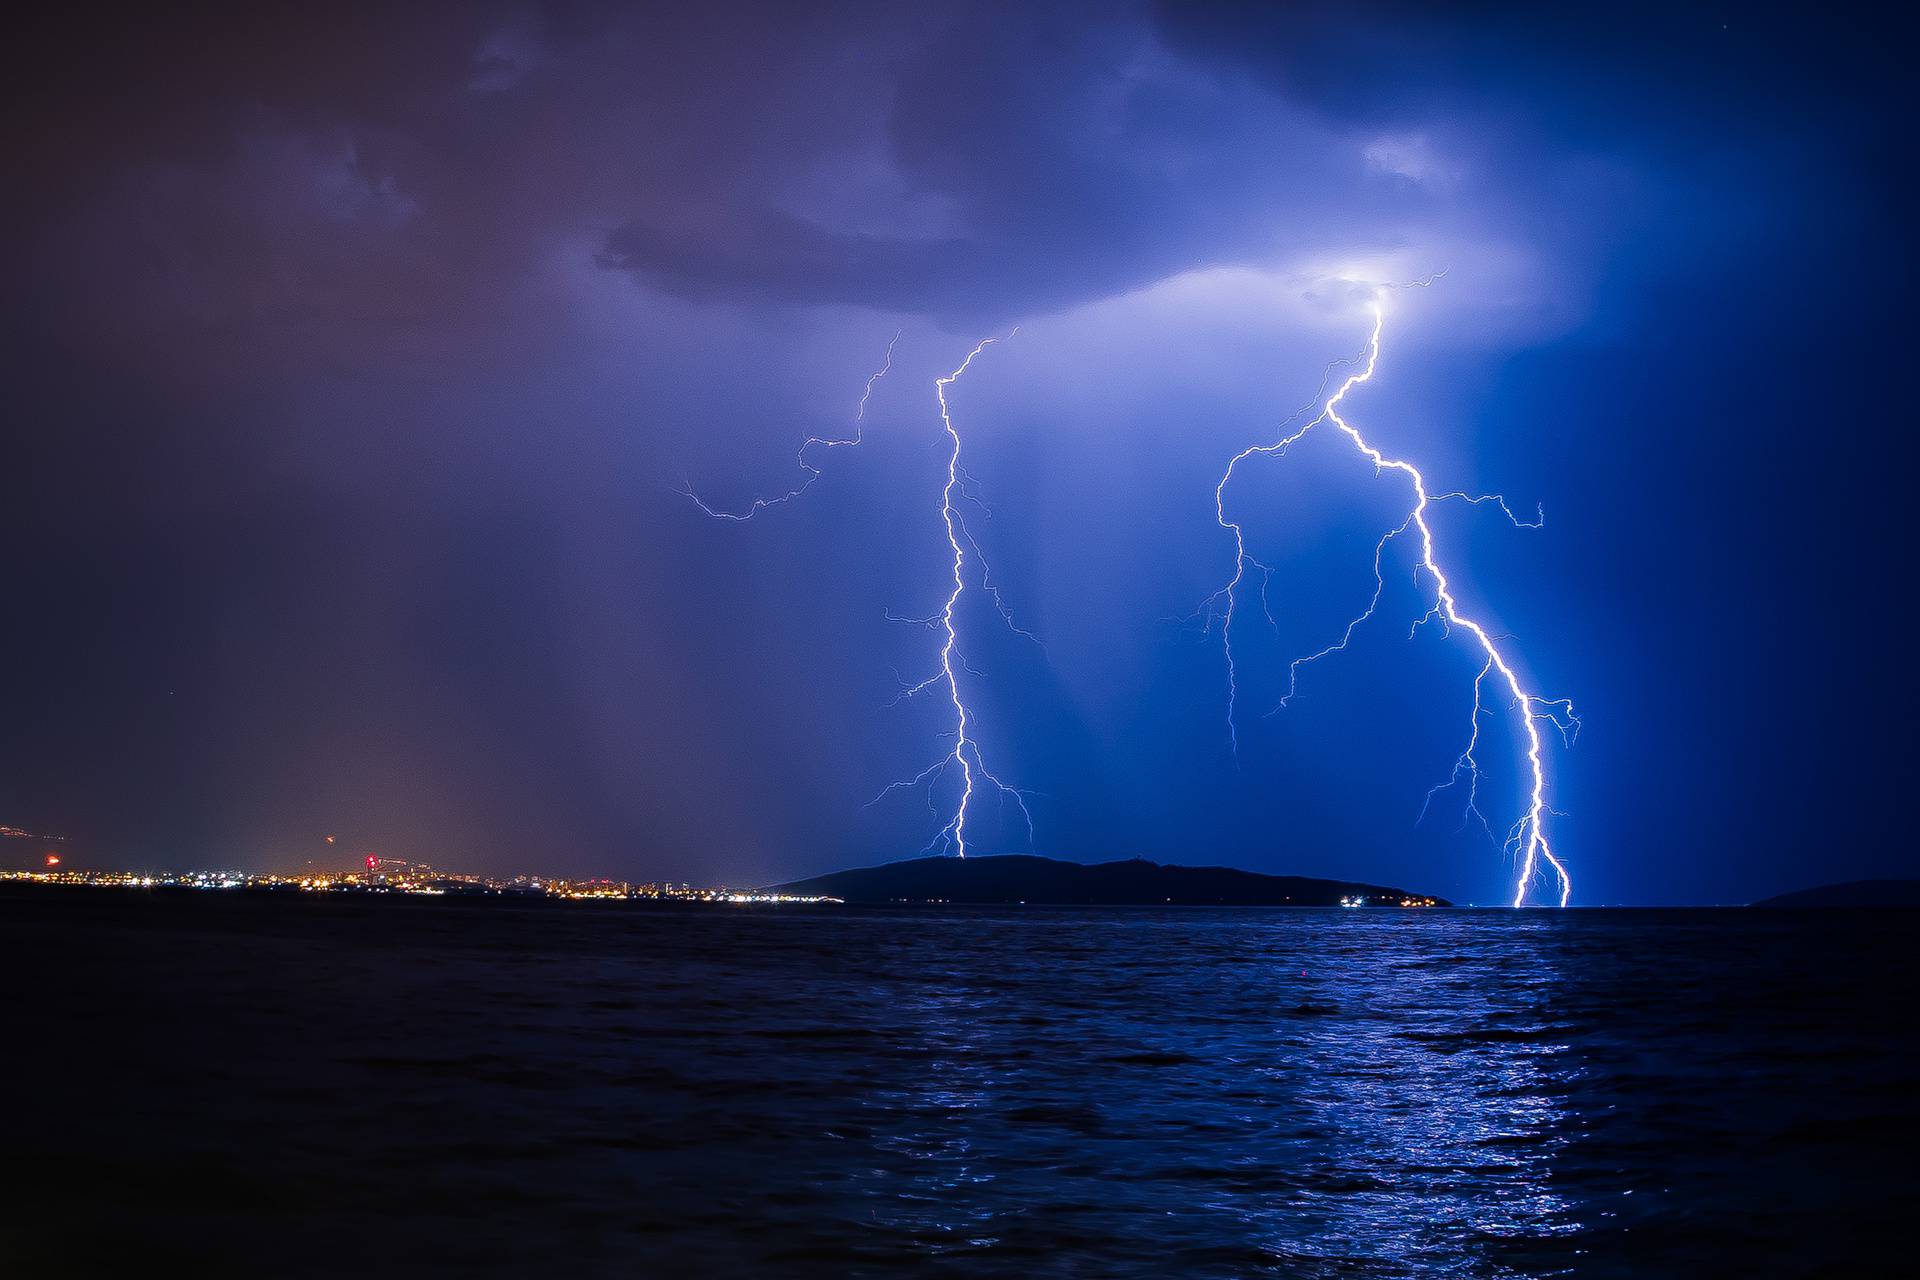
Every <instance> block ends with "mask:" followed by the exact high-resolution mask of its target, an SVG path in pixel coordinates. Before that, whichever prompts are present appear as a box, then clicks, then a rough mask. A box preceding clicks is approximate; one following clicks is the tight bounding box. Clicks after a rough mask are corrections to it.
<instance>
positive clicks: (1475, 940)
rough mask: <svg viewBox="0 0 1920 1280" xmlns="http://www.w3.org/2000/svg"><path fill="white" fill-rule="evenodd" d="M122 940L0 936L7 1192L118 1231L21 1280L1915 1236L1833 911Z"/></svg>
mask: <svg viewBox="0 0 1920 1280" xmlns="http://www.w3.org/2000/svg"><path fill="white" fill-rule="evenodd" d="M140 910H143V911H147V912H148V914H146V915H138V914H130V913H132V912H133V911H134V909H133V908H130V907H112V908H108V907H89V908H87V911H88V912H91V913H92V914H91V915H87V914H84V913H81V914H76V913H74V912H69V913H68V914H67V915H65V916H62V917H60V918H58V919H45V920H43V919H40V918H38V917H36V916H34V915H32V914H31V913H22V912H21V911H20V910H18V909H16V908H15V907H14V906H13V904H8V903H3V902H0V911H12V912H13V914H12V915H11V916H9V917H8V918H7V920H6V921H5V922H4V923H6V924H7V926H8V927H7V928H6V929H4V930H0V938H3V939H4V940H5V943H6V945H8V946H10V947H17V948H19V951H20V955H21V956H22V957H33V956H44V955H49V954H59V955H60V956H61V957H62V963H61V964H60V965H59V966H57V967H55V968H54V969H53V970H52V971H50V972H45V973H44V974H43V976H42V978H41V980H40V981H38V982H36V983H33V984H29V986H28V989H27V990H26V991H25V992H24V994H22V995H21V996H20V997H18V998H17V999H16V1001H15V1004H16V1006H17V1007H16V1009H15V1010H14V1024H15V1026H16V1028H17V1030H18V1031H19V1033H20V1038H19V1041H18V1042H19V1043H23V1044H32V1043H54V1044H59V1045H61V1046H62V1055H63V1056H62V1066H61V1070H60V1071H59V1072H57V1073H49V1072H40V1071H31V1070H30V1068H29V1069H25V1070H27V1071H28V1074H26V1075H23V1076H22V1078H21V1079H14V1078H12V1077H6V1076H0V1086H7V1087H9V1088H12V1089H13V1090H14V1091H15V1094H16V1096H33V1097H35V1098H37V1099H39V1100H41V1102H42V1103H43V1105H40V1106H36V1107H34V1108H29V1109H26V1110H23V1111H21V1112H20V1113H18V1114H17V1115H16V1116H14V1117H13V1120H12V1127H13V1133H12V1134H11V1136H10V1142H11V1148H12V1154H13V1156H14V1158H15V1160H16V1161H18V1162H20V1163H21V1164H22V1166H23V1167H32V1168H35V1169H37V1170H41V1171H43V1173H44V1178H43V1179H42V1180H43V1182H44V1183H45V1185H46V1186H48V1187H50V1188H57V1187H64V1186H76V1185H78V1186H89V1187H104V1188H107V1192H105V1194H110V1195H112V1196H113V1198H114V1202H115V1205H116V1213H115V1215H113V1216H112V1218H111V1221H110V1222H109V1223H106V1224H104V1225H103V1224H102V1223H101V1222H100V1221H99V1220H98V1219H97V1218H96V1217H93V1216H87V1217H86V1218H85V1222H84V1226H85V1230H82V1229H81V1226H82V1225H83V1224H82V1223H81V1222H80V1220H79V1219H78V1218H76V1219H75V1220H74V1222H72V1223H70V1224H68V1226H67V1227H65V1228H63V1227H62V1223H63V1222H64V1221H65V1219H64V1218H63V1217H62V1215H63V1214H72V1213H76V1212H77V1210H75V1209H74V1208H73V1207H72V1205H71V1204H70V1203H69V1201H68V1199H66V1198H63V1197H61V1196H59V1195H55V1194H53V1193H52V1192H51V1191H49V1192H48V1193H47V1194H46V1195H45V1196H44V1197H43V1198H41V1199H38V1200H36V1199H34V1198H33V1197H32V1196H31V1195H29V1197H28V1198H27V1199H24V1200H16V1201H15V1202H13V1203H12V1204H10V1205H8V1206H6V1207H5V1208H4V1209H0V1232H4V1233H7V1234H6V1235H5V1239H6V1240H7V1241H8V1242H10V1244H14V1245H18V1244H19V1243H20V1242H21V1241H26V1242H27V1245H28V1246H31V1244H32V1241H33V1240H35V1239H38V1238H39V1237H38V1236H37V1235H35V1234H34V1231H36V1230H44V1231H45V1232H47V1233H48V1235H47V1238H49V1239H53V1238H56V1236H57V1238H58V1239H60V1240H61V1241H62V1242H63V1243H62V1244H61V1246H60V1248H61V1249H62V1250H63V1251H64V1252H62V1253H61V1255H60V1256H61V1257H62V1258H63V1259H65V1258H70V1257H71V1256H75V1255H73V1251H74V1250H76V1249H77V1250H80V1251H81V1252H82V1254H83V1255H85V1256H87V1257H89V1258H90V1259H91V1261H92V1262H94V1263H97V1264H98V1265H100V1266H107V1265H109V1264H111V1263H119V1262H125V1263H134V1262H141V1261H144V1260H151V1259H160V1260H173V1261H176V1262H183V1263H198V1264H206V1263H209V1262H217V1263H219V1264H220V1265H222V1266H224V1267H228V1268H232V1267H234V1266H239V1265H251V1266H254V1267H255V1268H256V1269H257V1270H258V1271H259V1272H260V1273H261V1274H267V1273H271V1274H331V1273H338V1271H339V1270H341V1269H343V1268H347V1269H352V1270H355V1271H356V1272H357V1273H359V1274H405V1275H429V1274H448V1275H473V1274H487V1273H492V1274H533V1273H554V1272H555V1270H556V1269H558V1270H559V1271H562V1272H564V1273H566V1274H570V1275H600V1274H606V1275H630V1274H634V1273H635V1268H636V1265H638V1264H637V1262H636V1260H648V1261H646V1265H645V1266H641V1267H640V1269H641V1270H642V1271H643V1272H644V1271H645V1269H646V1266H655V1267H658V1266H661V1265H664V1261H672V1262H674V1263H675V1264H676V1265H677V1266H678V1267H680V1268H682V1269H684V1270H687V1271H688V1272H698V1273H701V1274H707V1275H716V1274H741V1275H745V1274H820V1275H833V1276H862V1275H885V1274H900V1273H904V1272H914V1271H917V1270H918V1269H920V1268H922V1267H924V1266H926V1265H927V1264H928V1263H929V1262H936V1263H938V1264H939V1265H940V1266H941V1267H942V1268H944V1269H947V1270H956V1271H958V1272H961V1273H964V1274H970V1275H976V1274H977V1275H1006V1276H1022V1277H1026V1276H1082V1275H1102V1276H1107V1275H1113V1276H1134V1275H1137V1276H1165V1275H1180V1276H1222V1277H1225V1276H1246V1275H1276V1276H1305V1277H1317V1276H1325V1277H1336V1276H1337V1277H1375V1276H1378V1277H1389V1276H1522V1275H1524V1276H1534V1275H1562V1274H1577V1275H1581V1276H1642V1275H1669V1274H1671V1275H1679V1274H1700V1273H1706V1272H1712V1273H1726V1272H1729V1271H1732V1272H1736V1273H1737V1272H1740V1271H1742V1270H1744V1271H1745V1272H1747V1273H1750V1274H1768V1275H1794V1274H1809V1275H1810V1274H1818V1273H1822V1272H1825V1271H1829V1270H1830V1269H1831V1268H1832V1267H1833V1266H1834V1265H1835V1263H1836V1259H1837V1258H1840V1257H1841V1256H1843V1255H1842V1253H1841V1252H1837V1250H1845V1249H1847V1248H1852V1249H1855V1250H1856V1251H1859V1250H1866V1249H1869V1248H1874V1247H1878V1244H1879V1242H1880V1241H1881V1240H1882V1239H1883V1238H1884V1239H1885V1240H1894V1239H1897V1235H1898V1232H1899V1231H1900V1230H1902V1229H1903V1225H1902V1224H1903V1223H1904V1213H1905V1210H1904V1205H1903V1203H1902V1202H1901V1199H1900V1192H1899V1188H1900V1187H1902V1186H1903V1185H1905V1182H1904V1170H1905V1168H1906V1164H1905V1152H1906V1151H1907V1150H1908V1149H1910V1144H1904V1143H1902V1144H1894V1143H1891V1142H1883V1140H1884V1139H1889V1138H1894V1137H1897V1136H1898V1135H1902V1134H1905V1135H1909V1136H1912V1135H1913V1134H1914V1130H1915V1127H1916V1126H1915V1117H1916V1113H1917V1108H1916V1102H1915V1097H1914V1094H1913V1091H1912V1090H1911V1089H1910V1088H1909V1081H1908V1079H1907V1073H1908V1068H1907V1065H1906V1064H1907V1063H1908V1061H1909V1059H1908V1057H1907V1055H1908V1054H1909V1053H1910V1052H1911V1049H1912V1047H1913V1045H1912V1033H1911V1032H1910V1031H1908V1030H1906V1029H1905V1026H1904V1023H1901V1022H1897V1021H1893V1020H1890V1019H1889V1018H1888V1016H1887V1011H1889V1010H1891V1009H1894V1008H1899V1007H1904V1004H1905V1003H1906V1002H1907V1001H1909V1000H1910V998H1911V995H1912V994H1913V974H1914V962H1913V960H1912V959H1911V957H1910V956H1909V955H1908V954H1907V949H1906V948H1904V947H1900V946H1898V945H1897V944H1896V943H1895V942H1892V941H1889V939H1891V938H1893V937H1895V935H1896V934H1897V933H1898V932H1899V930H1897V929H1891V928H1889V929H1885V930H1875V929H1873V928H1863V927H1862V926H1861V924H1860V922H1861V921H1863V920H1867V919H1870V918H1871V917H1868V916H1855V917H1852V921H1851V922H1850V923H1847V922H1843V923H1838V924H1836V923H1835V922H1834V921H1833V920H1832V919H1830V918H1828V919H1825V920H1824V922H1823V921H1822V919H1818V918H1813V917H1804V916H1802V917H1793V916H1783V915H1768V914H1764V913H1744V914H1743V913H1729V912H1722V913H1711V912H1669V913H1633V912H1574V913H1567V914H1559V913H1551V912H1534V913H1509V912H1442V911H1405V912H1397V911H1362V912H1338V911H1335V912H1316V911H1189V912H1182V911H1146V910H1140V911H1027V912H964V911H949V912H927V913H912V912H857V911H852V912H840V913H831V912H822V913H792V912H781V913H724V914H713V913H703V914H698V915H694V914H686V915H664V914H645V913H633V912H618V911H611V912H609V911H594V910H586V911H580V912H567V913H556V912H547V911H534V910H520V909H515V910H506V909H501V910H493V911H485V910H475V909H471V908H454V907H448V908H445V909H434V910H417V909H405V910H398V909H390V908H387V907H384V906H372V907H367V908H359V907H355V906H351V905H346V904H337V903H327V904H320V905H319V906H317V907H314V908H307V907H285V906H283V905H282V904H279V903H267V904H258V903H245V902H239V903H232V904H206V903H198V902H196V903H194V904H188V905H184V906H182V905H178V904H174V905H168V906H167V907H166V909H165V910H164V911H160V910H159V909H158V908H154V907H147V908H140ZM116 913H118V914H116ZM43 968H44V966H43ZM108 989H110V990H113V991H115V992H116V995H117V999H118V1002H117V1003H116V1004H115V1005H114V1007H113V1011H112V1016H111V1018H107V1017H104V1016H102V1017H92V1016H91V1015H87V1014H86V1012H85V1011H86V1010H88V1009H98V1008H99V1005H98V1003H97V1001H94V1000H92V998H91V995H90V994H89V993H95V992H98V991H99V990H108ZM89 1036H98V1037H99V1042H98V1043H97V1044H93V1045H91V1047H90V1046H89V1042H88V1039H87V1038H88V1037H89ZM17 1061H23V1060H22V1059H16V1062H17ZM127 1062H137V1063H139V1064H140V1066H139V1078H140V1081H141V1086H142V1087H141V1088H140V1089H139V1090H138V1091H136V1092H134V1093H129V1092H128V1090H127V1088H126V1075H125V1070H124V1064H125V1063H127ZM9 1069H11V1067H10V1068H9ZM1883 1148H1884V1149H1883ZM182 1170H190V1171H191V1176H190V1177H189V1176H183V1175H182V1173H181V1171H182ZM189 1188H191V1194H189V1193H188V1189H189ZM229 1202H232V1203H243V1204H248V1205H252V1206H254V1208H253V1209H250V1210H249V1211H247V1212H246V1213H243V1214H238V1215H236V1214H234V1213H232V1212H228V1211H226V1210H225V1209H222V1208H221V1207H220V1206H222V1205H224V1204H226V1203H229ZM78 1203H85V1201H84V1200H83V1201H80V1202H78ZM263 1205H264V1206H265V1207H264V1208H262V1207H261V1206H263ZM1756 1206H1765V1212H1758V1211H1756ZM19 1224H28V1225H27V1226H26V1227H22V1226H20V1225H19ZM23 1232H24V1234H23ZM1836 1241H1838V1243H1836ZM87 1251H91V1253H88V1252H87ZM343 1251H345V1252H343ZM25 1256H26V1257H27V1258H29V1259H32V1258H33V1257H34V1256H35V1255H34V1254H33V1253H32V1252H31V1248H30V1247H29V1249H28V1252H27V1254H26V1255H25ZM303 1267H305V1268H308V1269H307V1270H305V1271H303V1270H302V1268H303Z"/></svg>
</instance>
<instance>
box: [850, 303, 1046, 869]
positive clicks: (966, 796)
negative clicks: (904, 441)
mask: <svg viewBox="0 0 1920 1280" xmlns="http://www.w3.org/2000/svg"><path fill="white" fill-rule="evenodd" d="M1018 332H1019V330H1018V329H1017V328H1016V329H1014V330H1012V331H1011V332H1009V333H1008V334H1007V336H1008V337H1009V338H1011V337H1012V336H1013V335H1014V334H1015V333H1018ZM997 341H999V339H997V338H984V339H982V340H981V342H980V344H979V345H978V346H976V347H975V348H974V349H973V350H972V351H969V352H968V353H967V358H966V359H965V360H962V361H961V362H960V367H959V368H957V369H955V370H954V371H953V372H952V373H949V374H947V375H946V376H945V377H943V378H938V379H935V381H934V384H933V387H934V397H935V399H936V400H937V401H938V402H939V405H940V423H941V425H942V427H944V428H945V430H946V433H947V440H948V445H949V447H948V450H947V482H946V484H945V486H944V487H943V488H942V489H941V491H940V518H941V520H942V522H943V523H944V525H945V527H946V532H947V547H948V549H949V550H950V551H951V552H952V554H953V562H952V563H953V579H952V582H953V586H952V590H950V591H949V592H948V593H947V602H946V605H945V606H944V607H943V608H942V609H941V610H940V612H939V613H936V614H934V615H932V616H931V617H927V618H910V619H906V618H903V619H896V621H904V622H916V623H920V624H922V625H925V626H929V627H932V628H935V629H936V630H937V631H938V633H939V634H940V636H941V644H940V663H939V667H940V669H939V670H938V671H936V672H935V673H934V674H933V675H931V676H929V677H927V678H926V679H925V680H922V681H921V682H920V683H918V684H915V685H909V686H907V687H906V688H904V689H903V690H902V691H901V694H900V699H903V698H911V697H913V696H915V695H917V694H920V693H924V692H927V691H929V690H931V689H935V688H941V689H944V691H945V693H946V695H947V700H948V701H949V702H950V703H951V704H952V706H953V729H952V730H951V737H952V738H953V749H952V750H951V751H949V752H948V753H947V754H946V755H944V756H942V757H941V758H940V759H938V760H936V761H934V762H933V763H932V764H930V765H928V766H927V767H926V768H925V769H922V770H921V771H920V772H919V773H917V774H915V775H914V776H913V777H911V778H905V779H902V780H901V781H898V782H893V783H889V784H888V785H887V787H886V788H885V789H884V790H882V791H881V792H880V794H879V795H877V796H875V797H874V798H873V799H872V800H871V801H869V802H868V803H869V804H870V805H871V804H878V803H879V802H880V801H881V800H882V799H883V798H885V797H886V796H887V795H888V794H890V793H892V792H894V791H898V790H902V789H910V788H913V787H917V786H920V785H922V784H925V785H926V786H927V787H928V804H929V805H931V804H932V788H933V785H934V784H935V783H936V782H937V781H938V780H939V779H940V778H942V777H944V776H946V775H947V774H948V773H949V772H950V771H952V770H955V769H957V770H959V774H960V799H959V803H958V804H956V805H955V806H954V811H953V817H952V818H950V819H949V820H948V821H947V823H946V824H945V825H944V826H942V827H941V828H940V830H939V831H938V832H936V833H935V834H934V837H933V839H932V840H930V841H928V843H927V845H926V848H925V849H923V850H922V852H923V853H924V852H929V851H931V850H933V849H936V848H942V847H944V848H947V849H950V850H952V852H953V854H954V856H956V857H960V858H964V857H966V856H967V815H968V814H969V812H970V811H971V809H972V806H973V800H974V790H975V787H976V785H977V784H985V785H987V786H991V787H993V788H994V790H995V794H996V795H997V796H998V797H999V798H1000V800H1001V801H1002V802H1004V801H1006V800H1007V799H1009V798H1011V799H1012V801H1013V804H1014V807H1015V808H1017V809H1018V810H1019V811H1020V816H1021V819H1022V820H1023V821H1024V822H1025V823H1026V828H1027V840H1028V843H1029V844H1031V843H1032V841H1033V811H1032V810H1031V809H1029V808H1028V807H1027V796H1026V793H1025V792H1023V791H1021V790H1020V789H1019V788H1017V787H1011V786H1008V785H1007V784H1006V783H1004V782H1002V781H1001V780H1000V778H999V777H998V776H997V775H995V774H994V773H993V772H992V771H991V770H989V769H988V768H987V765H986V760H985V758H984V757H983V755H982V754H981V751H980V743H979V740H978V739H976V738H975V737H974V736H973V733H972V729H973V714H972V712H970V711H969V710H968V709H967V704H966V699H965V698H964V697H963V696H962V694H961V690H960V676H959V672H960V670H962V669H964V670H966V671H967V672H968V673H969V674H972V675H978V674H980V673H979V672H978V671H977V670H975V669H974V668H973V667H971V666H969V665H968V664H967V661H966V657H965V655H964V653H963V652H962V650H961V649H960V632H959V628H958V627H957V626H956V625H955V622H954V612H955V610H957V609H958V608H959V605H960V598H961V596H963V595H965V594H966V589H967V583H968V576H967V560H968V557H967V552H968V550H969V549H971V551H972V552H973V560H974V561H975V562H976V563H977V564H978V565H979V566H980V572H979V578H978V581H979V584H980V589H981V591H983V592H984V593H985V594H986V595H987V597H988V598H989V599H990V600H991V601H992V602H993V606H994V609H995V610H996V611H997V612H998V613H999V615H1000V618H1001V621H1003V622H1005V623H1006V624H1007V627H1008V628H1009V629H1010V630H1012V631H1013V632H1014V633H1015V634H1016V635H1020V636H1024V637H1025V638H1027V639H1029V640H1033V641H1034V642H1035V643H1036V644H1037V643H1038V642H1039V640H1038V637H1036V636H1035V635H1034V634H1033V633H1032V632H1030V631H1027V630H1025V629H1024V628H1022V627H1021V626H1019V624H1018V623H1016V622H1015V621H1014V617H1013V613H1012V611H1011V610H1010V609H1009V608H1008V607H1007V603H1006V600H1005V599H1004V598H1003V597H1002V595H1001V594H1000V589H999V587H998V586H996V585H995V584H994V582H993V571H992V569H991V568H990V567H989V566H988V564H987V561H986V557H985V556H984V555H982V554H981V551H980V544H979V543H978V542H977V541H975V539H974V537H973V534H972V532H971V531H970V530H969V529H968V528H967V523H966V517H965V516H964V515H963V514H962V512H961V511H960V509H959V505H958V500H959V499H962V498H967V499H971V500H972V501H975V502H976V503H977V502H978V499H977V498H975V497H973V495H972V494H970V493H969V491H968V486H969V482H970V477H969V476H968V475H967V472H966V470H965V469H964V468H963V467H962V466H961V465H960V450H961V441H960V429H959V428H958V427H957V426H955V425H954V422H953V409H952V406H951V405H949V404H948V403H947V391H948V389H949V388H950V387H952V386H953V384H954V383H956V382H958V381H959V380H960V378H961V376H962V375H963V374H965V373H966V371H967V370H968V369H969V368H970V367H972V365H973V362H974V361H975V360H977V359H978V358H979V357H980V354H981V353H982V352H983V351H985V350H986V349H987V348H988V347H990V346H992V345H993V344H994V343H995V342H997ZM900 699H896V701H899V700H900Z"/></svg>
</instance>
